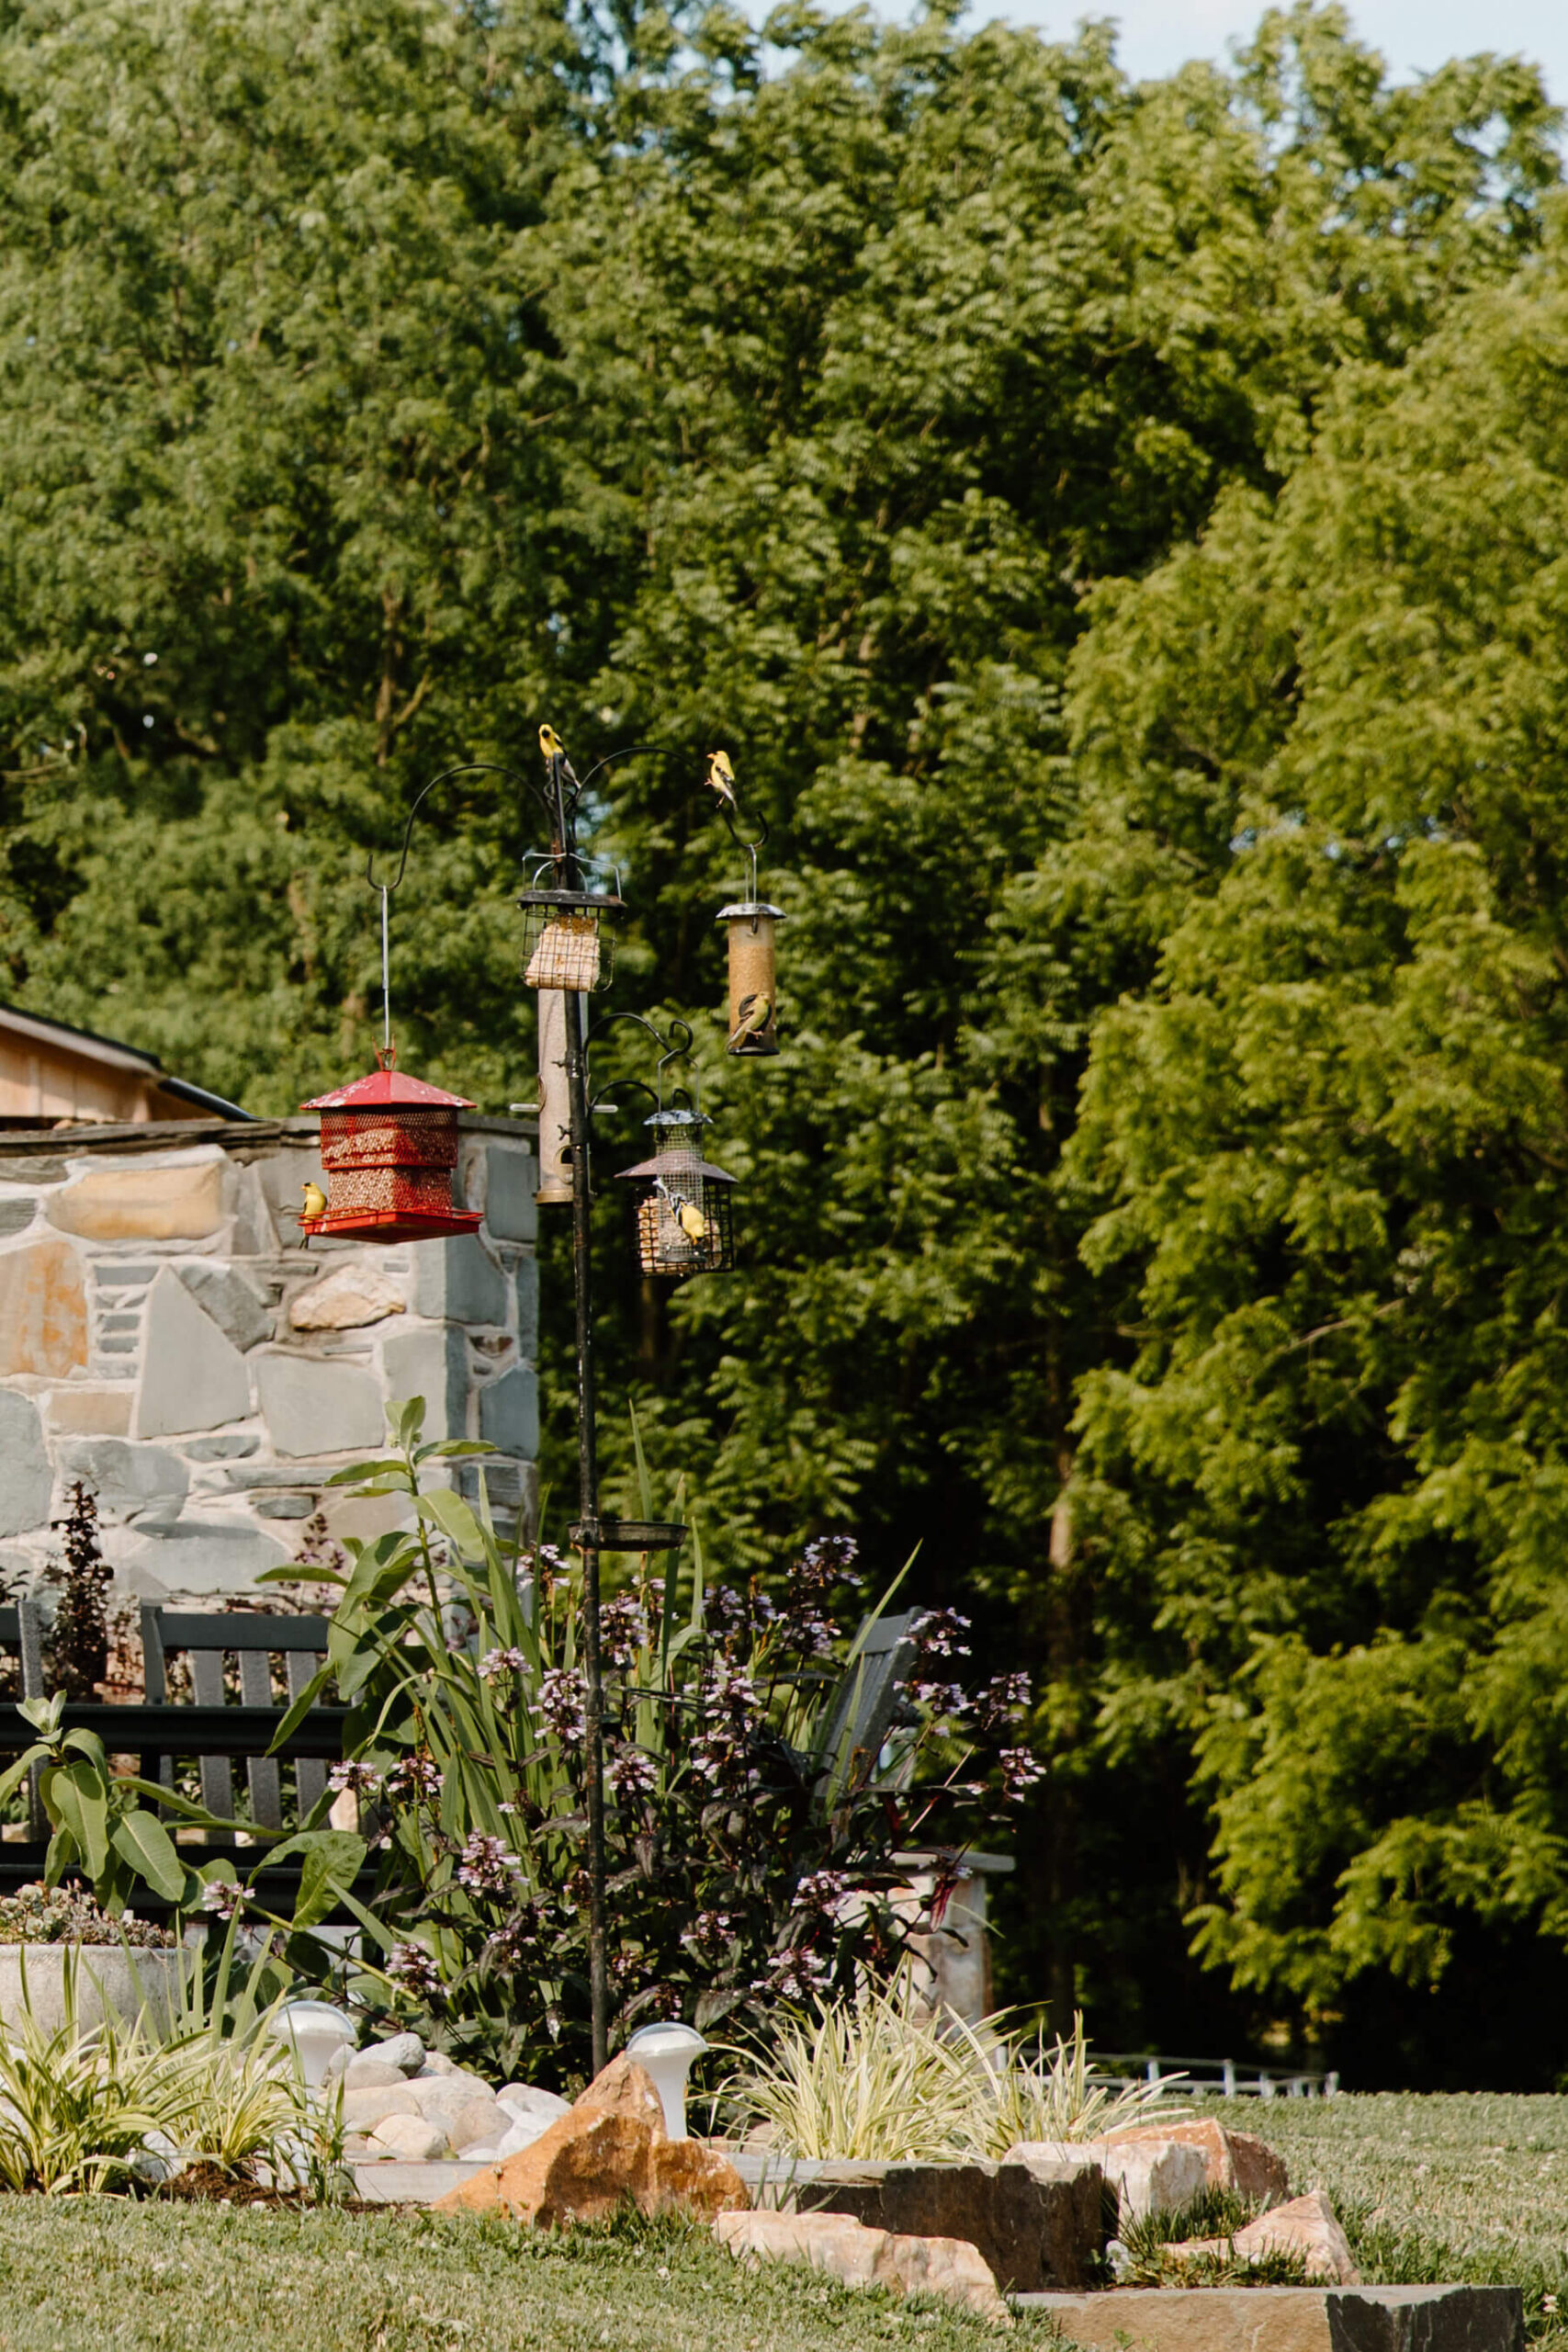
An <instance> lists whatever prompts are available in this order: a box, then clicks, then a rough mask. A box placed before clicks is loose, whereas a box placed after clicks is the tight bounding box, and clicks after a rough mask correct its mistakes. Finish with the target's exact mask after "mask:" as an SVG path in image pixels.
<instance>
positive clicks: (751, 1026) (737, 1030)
mask: <svg viewBox="0 0 1568 2352" xmlns="http://www.w3.org/2000/svg"><path fill="white" fill-rule="evenodd" d="M736 1011H737V1012H738V1013H739V1019H738V1020H737V1022H736V1023H735V1026H734V1028H733V1029H732V1030H731V1031H730V1033H729V1050H730V1052H731V1053H733V1052H734V1051H735V1048H736V1046H739V1045H741V1044H743V1043H744V1042H745V1040H746V1039H747V1038H748V1037H760V1036H761V1035H762V1033H763V1031H764V1030H765V1029H766V1027H767V1025H768V1023H769V1022H770V1021H771V1020H772V1019H773V998H772V997H771V996H763V995H762V994H761V991H760V990H758V989H753V990H752V992H751V994H750V996H743V997H742V998H741V1000H740V1002H739V1005H738V1006H737V1007H736Z"/></svg>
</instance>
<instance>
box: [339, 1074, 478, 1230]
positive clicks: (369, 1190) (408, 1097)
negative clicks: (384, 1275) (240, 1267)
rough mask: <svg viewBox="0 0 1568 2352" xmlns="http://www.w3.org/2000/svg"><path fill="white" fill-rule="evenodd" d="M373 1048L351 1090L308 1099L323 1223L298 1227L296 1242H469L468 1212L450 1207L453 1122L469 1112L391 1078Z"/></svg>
mask: <svg viewBox="0 0 1568 2352" xmlns="http://www.w3.org/2000/svg"><path fill="white" fill-rule="evenodd" d="M396 1059H397V1055H396V1049H395V1047H393V1046H378V1049H377V1053H376V1068H375V1069H373V1070H372V1071H371V1072H370V1073H369V1075H368V1076H367V1077H366V1078H356V1079H355V1080H354V1082H353V1084H352V1085H349V1086H340V1087H337V1088H335V1089H334V1090H333V1092H332V1093H331V1094H318V1095H317V1096H316V1097H315V1099H314V1101H313V1102H310V1103H302V1104H301V1105H300V1107H301V1109H302V1110H306V1111H319V1112H320V1113H321V1166H322V1167H323V1168H324V1169H325V1170H326V1176H327V1206H326V1213H325V1215H324V1216H319V1217H301V1218H300V1220H299V1230H300V1232H301V1233H302V1234H312V1233H327V1234H333V1233H348V1234H353V1236H354V1237H355V1239H356V1240H359V1241H387V1242H391V1241H429V1240H434V1239H439V1238H442V1237H443V1236H446V1235H449V1234H455V1233H475V1232H477V1231H478V1230H479V1224H480V1221H481V1220H480V1218H479V1214H478V1212H477V1211H472V1210H468V1209H460V1208H457V1207H456V1206H454V1204H453V1200H452V1178H453V1173H454V1171H455V1170H456V1169H457V1114H458V1112H459V1111H471V1110H472V1109H473V1107H474V1106H473V1104H472V1103H470V1102H469V1101H468V1099H467V1097H466V1096H465V1095H461V1094H446V1093H444V1092H443V1091H442V1090H441V1088H440V1087H439V1086H427V1085H426V1084H425V1083H424V1081H423V1079H418V1078H410V1077H409V1076H408V1074H407V1072H406V1071H404V1070H400V1069H397V1068H395V1066H394V1065H395V1063H396Z"/></svg>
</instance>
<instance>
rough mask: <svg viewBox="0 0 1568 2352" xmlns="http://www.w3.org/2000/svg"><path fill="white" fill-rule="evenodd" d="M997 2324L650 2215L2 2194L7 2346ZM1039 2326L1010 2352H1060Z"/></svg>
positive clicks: (236, 2351)
mask: <svg viewBox="0 0 1568 2352" xmlns="http://www.w3.org/2000/svg"><path fill="white" fill-rule="evenodd" d="M999 2340H1000V2339H999V2338H998V2335H997V2333H996V2331H995V2330H994V2329H993V2328H991V2327H988V2326H987V2324H985V2323H984V2322H983V2321H980V2320H977V2319H972V2318H970V2317H969V2316H968V2315H967V2314H965V2313H963V2312H953V2311H949V2310H947V2309H945V2308H942V2309H939V2308H937V2307H935V2306H928V2305H926V2304H925V2303H924V2302H923V2301H922V2302H915V2303H908V2304H895V2303H893V2302H891V2301H888V2300H887V2299H886V2297H885V2296H883V2295H881V2294H873V2295H869V2296H868V2295H865V2294H858V2293H851V2292H849V2291H847V2290H844V2289H842V2288H840V2287H835V2286H831V2285H829V2284H828V2283H827V2282H826V2281H824V2280H821V2279H818V2278H814V2277H813V2276H812V2275H811V2274H810V2273H809V2272H803V2271H798V2270H790V2269H786V2268H783V2267H778V2268H768V2269H765V2270H759V2271H749V2270H744V2269H742V2268H741V2267H739V2265H738V2264H736V2263H735V2262H733V2261H732V2260H731V2258H730V2257H729V2256H728V2255H727V2254H724V2253H722V2252H721V2251H720V2250H719V2249H718V2248H717V2247H716V2245H714V2244H713V2242H712V2240H711V2239H710V2238H708V2237H707V2236H706V2235H705V2234H704V2233H699V2232H696V2231H684V2230H682V2229H680V2228H678V2227H670V2226H659V2227H652V2226H645V2227H638V2226H637V2225H635V2224H633V2225H631V2226H629V2227H623V2228H618V2229H615V2230H613V2231H611V2232H607V2233H606V2232H604V2231H588V2230H581V2231H576V2232H573V2233H570V2234H569V2235H566V2236H563V2237H559V2238H553V2239H552V2238H546V2237H540V2236H536V2235H534V2234H532V2233H528V2232H525V2231H523V2230H520V2229H518V2228H517V2227H516V2226H515V2225H513V2224H511V2223H499V2222H490V2221H486V2222H461V2221H455V2220H454V2221H446V2220H443V2221H435V2220H433V2219H432V2218H430V2217H429V2216H428V2215H424V2214H416V2215H412V2216H410V2215H406V2214H391V2213H389V2214H386V2215H384V2216H383V2215H358V2214H343V2213H334V2212H332V2211H317V2212H307V2213H303V2214H297V2213H283V2214H279V2213H276V2212H271V2211H267V2210H266V2209H265V2208H258V2207H254V2206H251V2207H243V2208H224V2207H213V2206H192V2205H168V2204H160V2203H149V2204H142V2205H136V2204H130V2203H127V2202H125V2201H124V2200H122V2199H113V2198H101V2197H100V2198H54V2199H46V2198H41V2197H0V2352H524V2347H526V2352H604V2347H606V2346H610V2347H614V2352H859V2347H860V2346H886V2345H893V2344H908V2345H909V2346H920V2347H921V2352H979V2347H981V2346H986V2347H987V2352H996V2346H997V2344H998V2341H999ZM1050 2340H1051V2338H1050V2331H1049V2330H1048V2329H1047V2327H1046V2326H1045V2324H1044V2323H1043V2322H1040V2321H1031V2320H1025V2321H1024V2322H1022V2323H1021V2324H1020V2326H1019V2328H1018V2329H1017V2330H1016V2332H1015V2333H1014V2334H1013V2335H1010V2337H1008V2339H1007V2341H1008V2342H1009V2344H1010V2346H1016V2347H1019V2352H1024V2347H1027V2346H1030V2345H1037V2346H1039V2347H1040V2352H1045V2347H1046V2346H1047V2345H1048V2343H1049V2342H1050Z"/></svg>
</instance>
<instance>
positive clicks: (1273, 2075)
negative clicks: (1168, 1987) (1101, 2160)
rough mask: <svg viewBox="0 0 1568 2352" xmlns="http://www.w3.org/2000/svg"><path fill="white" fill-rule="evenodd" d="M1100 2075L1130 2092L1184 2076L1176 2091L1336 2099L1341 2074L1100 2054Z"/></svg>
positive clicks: (1218, 2061) (1223, 2095)
mask: <svg viewBox="0 0 1568 2352" xmlns="http://www.w3.org/2000/svg"><path fill="white" fill-rule="evenodd" d="M1094 2071H1095V2073H1096V2074H1097V2075H1100V2076H1101V2077H1102V2078H1103V2079H1108V2080H1110V2081H1111V2082H1114V2083H1116V2084H1118V2085H1120V2086H1126V2087H1127V2088H1129V2089H1130V2088H1131V2087H1132V2086H1133V2085H1134V2083H1163V2082H1165V2081H1167V2080H1168V2079H1169V2078H1170V2077H1172V2076H1178V2075H1179V2076H1180V2077H1182V2081H1181V2083H1180V2084H1178V2083H1177V2082H1175V2081H1172V2082H1171V2088H1172V2089H1173V2090H1176V2089H1179V2088H1187V2089H1190V2090H1194V2091H1217V2092H1218V2093H1219V2095H1220V2097H1221V2098H1335V2097H1336V2096H1337V2092H1338V2089H1339V2076H1338V2075H1337V2074H1327V2075H1307V2074H1302V2073H1299V2072H1297V2071H1296V2069H1294V2068H1293V2067H1279V2068H1274V2067H1265V2066H1256V2065H1251V2064H1246V2063H1242V2064H1238V2063H1237V2062H1236V2060H1235V2059H1234V2058H1168V2057H1158V2058H1151V2057H1147V2056H1145V2053H1144V2052H1142V2051H1138V2050H1097V2051H1096V2052H1094Z"/></svg>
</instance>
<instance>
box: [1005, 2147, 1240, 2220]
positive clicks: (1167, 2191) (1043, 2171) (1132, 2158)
mask: <svg viewBox="0 0 1568 2352" xmlns="http://www.w3.org/2000/svg"><path fill="white" fill-rule="evenodd" d="M1002 2162H1003V2164H1005V2165H1028V2166H1029V2168H1030V2170H1031V2171H1032V2172H1036V2171H1037V2172H1039V2174H1040V2176H1041V2177H1049V2176H1054V2175H1055V2171H1056V2170H1057V2169H1058V2168H1059V2167H1060V2166H1061V2165H1064V2164H1085V2163H1089V2164H1097V2165H1100V2168H1101V2170H1102V2171H1103V2173H1104V2175H1105V2177H1106V2179H1107V2181H1108V2182H1109V2183H1110V2185H1111V2188H1114V2189H1115V2191H1116V2201H1117V2206H1118V2209H1119V2211H1120V2213H1121V2218H1122V2222H1141V2221H1143V2220H1145V2218H1146V2217H1147V2216H1148V2215H1149V2214H1150V2213H1176V2212H1179V2211H1180V2210H1181V2208H1182V2206H1184V2205H1190V2204H1191V2202H1192V2199H1194V2198H1195V2197H1196V2196H1197V2195H1198V2194H1199V2193H1200V2191H1201V2189H1202V2188H1203V2186H1204V2184H1205V2182H1206V2181H1207V2179H1208V2177H1209V2162H1208V2158H1207V2156H1206V2155H1205V2154H1204V2152H1203V2150H1202V2149H1201V2148H1197V2147H1192V2146H1190V2145H1189V2143H1187V2142H1186V2141H1183V2140H1173V2139H1172V2138H1171V2137H1170V2135H1169V2133H1168V2132H1165V2133H1162V2134H1161V2135H1160V2137H1159V2138H1158V2139H1149V2140H1122V2141H1117V2142H1112V2141H1110V2140H1020V2141H1018V2142H1017V2143H1016V2144H1015V2145H1014V2146H1012V2147H1010V2149H1009V2150H1008V2152H1007V2154H1006V2155H1005V2156H1004V2157H1003V2158H1002Z"/></svg>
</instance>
